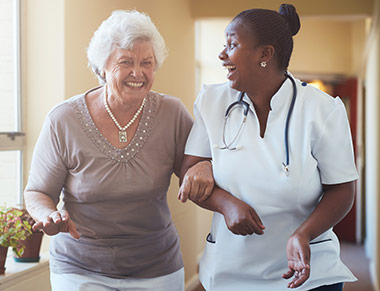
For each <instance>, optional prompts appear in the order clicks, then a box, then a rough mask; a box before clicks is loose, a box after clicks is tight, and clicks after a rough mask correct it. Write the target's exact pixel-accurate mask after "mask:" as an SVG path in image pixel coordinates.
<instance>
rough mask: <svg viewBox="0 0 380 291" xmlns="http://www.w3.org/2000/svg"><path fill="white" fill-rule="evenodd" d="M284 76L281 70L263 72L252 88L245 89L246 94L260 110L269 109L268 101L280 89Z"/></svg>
mask: <svg viewBox="0 0 380 291" xmlns="http://www.w3.org/2000/svg"><path fill="white" fill-rule="evenodd" d="M285 80H286V76H285V74H284V73H283V72H281V73H280V72H279V73H272V74H271V73H270V72H267V73H266V74H263V75H262V77H261V78H259V79H258V80H257V81H256V82H255V83H254V84H252V86H251V87H252V90H247V91H246V94H247V96H248V97H249V98H250V99H251V101H252V102H253V104H254V105H255V108H257V109H258V108H260V109H261V110H265V109H268V110H269V109H270V101H271V99H272V97H273V95H274V94H276V92H277V91H278V90H279V89H280V87H281V86H282V84H283V83H284V81H285Z"/></svg>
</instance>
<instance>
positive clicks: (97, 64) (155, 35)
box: [87, 10, 167, 84]
mask: <svg viewBox="0 0 380 291" xmlns="http://www.w3.org/2000/svg"><path fill="white" fill-rule="evenodd" d="M137 40H147V41H150V42H151V43H152V46H153V51H154V55H155V59H156V68H155V70H158V69H159V68H160V67H161V66H162V64H163V62H164V60H165V58H166V56H167V49H166V45H165V41H164V39H163V38H162V36H161V34H160V33H159V32H158V30H157V28H156V26H155V25H154V24H153V22H152V20H151V19H150V17H149V16H148V15H146V14H144V13H141V12H138V11H136V10H131V11H127V10H116V11H114V12H112V14H111V16H110V17H109V18H108V19H106V20H104V21H103V22H102V24H101V25H100V26H99V28H98V29H97V30H96V31H95V33H94V35H93V37H92V39H91V41H90V44H89V46H88V48H87V58H88V65H89V67H91V69H92V71H93V72H94V73H95V75H96V76H97V78H98V80H99V83H100V84H104V83H105V79H104V75H103V74H102V72H103V70H104V67H105V65H106V63H107V60H108V58H109V57H110V55H111V54H112V53H113V51H114V50H115V49H116V48H121V49H132V48H133V45H134V44H135V42H136V41H137Z"/></svg>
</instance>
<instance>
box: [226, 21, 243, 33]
mask: <svg viewBox="0 0 380 291" xmlns="http://www.w3.org/2000/svg"><path fill="white" fill-rule="evenodd" d="M224 33H225V35H226V37H245V36H247V33H248V31H247V28H246V27H245V25H243V24H242V23H241V22H240V21H232V22H231V23H230V24H228V25H227V27H226V29H225V30H224Z"/></svg>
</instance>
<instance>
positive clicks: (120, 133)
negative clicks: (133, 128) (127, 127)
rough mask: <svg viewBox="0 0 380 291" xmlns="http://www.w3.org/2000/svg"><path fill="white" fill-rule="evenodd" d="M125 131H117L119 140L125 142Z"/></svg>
mask: <svg viewBox="0 0 380 291" xmlns="http://www.w3.org/2000/svg"><path fill="white" fill-rule="evenodd" d="M127 141H128V139H127V132H126V131H119V142H124V143H125V142H127Z"/></svg>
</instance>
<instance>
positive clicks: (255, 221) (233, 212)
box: [222, 196, 265, 235]
mask: <svg viewBox="0 0 380 291" xmlns="http://www.w3.org/2000/svg"><path fill="white" fill-rule="evenodd" d="M231 198H232V199H229V201H228V202H227V203H225V204H226V205H225V206H224V207H223V210H222V214H223V216H224V220H225V221H226V224H227V227H228V229H229V230H230V231H231V232H232V233H234V234H238V235H248V234H254V233H256V234H258V235H262V234H264V229H265V226H264V225H263V223H262V221H261V219H260V217H259V216H258V215H257V213H256V211H255V210H254V209H253V208H252V207H251V206H249V205H248V204H247V203H245V202H243V201H241V200H239V199H237V198H236V197H233V196H232V197H231Z"/></svg>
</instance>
